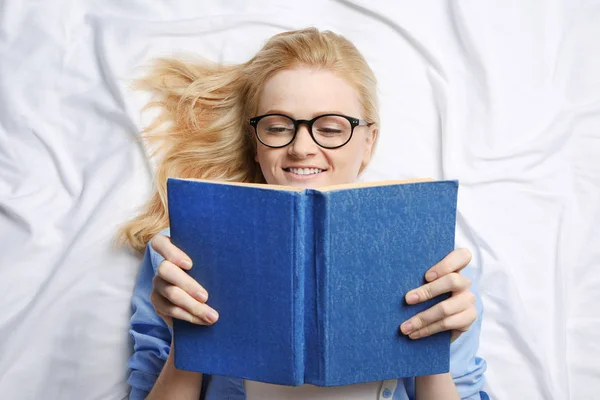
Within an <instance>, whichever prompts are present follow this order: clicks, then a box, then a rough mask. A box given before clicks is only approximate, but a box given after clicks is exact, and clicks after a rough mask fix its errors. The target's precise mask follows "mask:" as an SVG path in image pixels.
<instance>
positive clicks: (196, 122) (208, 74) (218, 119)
mask: <svg viewBox="0 0 600 400" xmlns="http://www.w3.org/2000/svg"><path fill="white" fill-rule="evenodd" d="M141 83H142V85H141V86H142V87H143V88H145V89H149V90H151V91H153V92H154V93H155V94H157V95H158V96H159V101H158V102H155V103H152V105H158V106H160V107H161V109H162V115H161V116H160V117H159V118H158V119H157V120H156V121H155V123H154V124H153V125H151V126H150V128H149V131H151V132H156V131H160V133H154V134H152V135H149V138H150V139H151V140H154V144H155V145H156V146H155V148H156V149H157V153H158V154H157V156H159V160H160V161H159V163H158V166H157V174H156V178H157V181H156V190H155V193H154V195H153V198H152V199H151V200H150V202H149V203H148V204H147V206H146V208H145V209H144V211H143V213H142V214H141V215H140V216H138V217H137V218H136V219H135V220H133V221H132V222H131V223H129V224H128V225H127V226H126V227H125V229H124V234H125V236H126V237H127V239H128V241H129V243H130V244H131V245H132V246H133V247H134V248H136V249H138V250H143V249H144V248H146V253H145V258H144V261H143V264H142V267H141V268H142V269H141V272H140V276H139V278H138V283H137V286H136V289H135V293H134V298H133V310H134V313H133V317H132V320H131V334H132V337H133V339H134V354H133V355H132V357H131V359H130V362H129V366H130V368H131V375H130V378H129V383H130V384H131V385H132V392H131V398H132V399H138V398H144V397H145V396H146V395H148V398H151V399H173V398H176V399H194V400H197V399H199V398H205V399H238V398H242V399H243V398H249V399H251V398H255V399H259V398H260V399H266V398H294V399H295V398H298V399H303V398H320V399H326V398H331V399H334V398H340V399H341V398H343V399H377V398H393V399H408V398H415V396H416V398H418V399H419V400H423V399H435V400H444V399H459V398H469V399H480V398H487V396H486V395H485V393H483V392H482V391H481V388H482V386H483V371H484V370H485V362H484V361H483V360H481V359H479V358H477V357H476V356H475V351H476V349H477V345H478V333H479V332H478V331H479V322H478V323H476V324H474V325H473V328H471V330H469V328H470V327H471V325H472V324H473V322H474V321H475V320H476V315H477V310H476V307H475V295H474V294H473V293H472V292H471V291H470V283H471V282H470V280H469V279H468V278H466V277H465V276H463V275H461V274H460V272H461V270H462V269H463V268H464V267H466V265H467V264H468V263H469V262H470V258H471V257H470V253H469V252H468V251H467V250H465V249H457V250H455V251H453V252H452V253H450V254H449V255H448V256H447V257H446V258H445V259H444V260H442V261H441V262H440V263H438V264H437V265H435V266H433V267H432V268H431V269H430V270H429V271H428V272H427V274H426V276H425V278H426V280H427V281H428V283H427V284H425V285H424V286H422V287H420V288H416V289H415V290H413V291H411V292H409V293H408V294H407V295H406V301H407V302H408V303H409V304H415V303H418V302H422V301H424V300H426V299H429V298H431V297H434V296H437V295H439V294H441V293H448V292H449V293H452V296H451V297H450V298H449V299H447V300H445V301H443V302H442V303H440V304H438V305H436V306H434V307H432V308H430V309H429V310H426V311H424V312H422V313H420V314H418V315H417V316H415V317H413V318H411V319H410V320H408V321H398V323H399V325H400V327H399V329H400V331H401V332H402V333H403V334H405V335H408V336H410V337H411V338H412V339H415V340H418V339H419V338H421V337H425V336H428V335H431V334H433V333H436V332H439V331H442V330H451V331H452V341H453V345H452V355H451V366H452V374H450V373H448V374H440V375H432V376H423V377H416V378H414V379H402V380H394V381H385V382H373V383H365V384H359V385H351V386H347V387H333V388H318V387H314V386H311V385H303V386H300V387H283V386H278V385H270V384H265V383H258V382H250V381H243V380H241V379H233V378H225V377H220V376H210V377H209V376H204V377H203V376H202V374H199V373H193V372H187V371H181V370H177V369H176V368H175V367H174V364H173V352H172V351H171V349H172V336H171V331H170V329H169V327H170V326H171V324H172V318H180V319H184V320H188V321H190V322H192V323H196V324H201V325H210V324H214V323H218V319H219V314H218V310H214V309H212V308H211V307H210V305H209V304H210V301H209V294H208V293H207V292H206V290H204V288H202V286H201V285H200V284H199V283H198V282H196V281H194V280H193V279H192V278H190V277H189V276H188V275H187V274H186V273H185V270H189V269H190V268H193V267H192V260H190V259H189V257H188V256H187V255H186V254H184V253H183V252H182V251H181V250H179V249H178V248H176V247H175V246H174V245H173V244H171V242H170V241H169V239H168V230H165V228H167V225H168V216H167V209H166V179H167V177H169V176H175V177H182V178H208V179H219V180H225V181H238V182H257V183H267V184H278V185H289V186H297V187H303V188H315V187H320V186H324V185H331V184H341V183H350V182H352V181H354V180H356V178H357V176H358V175H359V174H360V173H361V172H362V171H363V169H364V168H365V167H366V165H367V164H368V163H369V160H370V158H371V155H372V153H373V149H374V147H375V143H376V141H377V136H378V133H379V132H378V127H379V115H378V109H377V99H376V80H375V77H374V75H373V72H372V71H371V69H370V68H369V66H368V65H367V63H366V62H365V60H364V58H363V57H362V56H361V54H360V53H359V52H358V50H357V49H356V48H355V47H354V45H353V44H352V43H350V42H349V41H348V40H346V39H344V38H343V37H341V36H339V35H336V34H334V33H331V32H319V31H318V30H316V29H306V30H301V31H292V32H286V33H282V34H279V35H276V36H274V37H272V38H271V39H270V40H269V41H268V42H267V44H266V45H265V46H264V47H263V48H262V49H261V50H260V51H259V52H258V53H257V55H256V56H255V57H253V58H252V59H251V60H250V61H248V62H246V63H243V64H240V65H236V66H230V67H224V66H219V65H211V64H208V63H202V64H192V63H186V62H183V61H177V60H162V61H161V62H159V63H158V64H157V65H156V68H155V69H154V71H153V72H152V74H151V75H149V76H148V77H147V78H145V79H143V80H142V81H141ZM163 123H167V125H166V127H165V128H164V129H162V130H161V129H160V128H161V127H162V126H163V125H162V124H163ZM159 232H161V234H158V233H159ZM157 234H158V235H157ZM151 239H152V240H151ZM149 242H151V245H148V243H149ZM467 330H469V331H468V332H467ZM465 332H467V333H465ZM463 333H465V334H464V336H463V337H462V338H461V339H460V340H458V341H456V340H457V339H458V338H459V336H461V335H462V334H463Z"/></svg>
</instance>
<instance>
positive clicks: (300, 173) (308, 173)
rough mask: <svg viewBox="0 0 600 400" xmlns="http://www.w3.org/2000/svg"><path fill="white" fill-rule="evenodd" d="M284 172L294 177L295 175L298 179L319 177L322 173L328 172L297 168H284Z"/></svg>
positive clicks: (317, 169) (318, 169)
mask: <svg viewBox="0 0 600 400" xmlns="http://www.w3.org/2000/svg"><path fill="white" fill-rule="evenodd" d="M284 171H286V172H288V173H291V174H293V175H295V176H296V177H313V176H316V175H319V174H320V173H322V172H324V171H327V170H326V169H320V168H313V167H310V168H295V167H290V168H284Z"/></svg>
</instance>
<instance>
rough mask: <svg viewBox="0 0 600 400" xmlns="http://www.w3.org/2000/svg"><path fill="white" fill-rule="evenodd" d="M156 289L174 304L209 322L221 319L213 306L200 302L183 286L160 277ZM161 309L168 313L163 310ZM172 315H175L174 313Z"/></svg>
mask: <svg viewBox="0 0 600 400" xmlns="http://www.w3.org/2000/svg"><path fill="white" fill-rule="evenodd" d="M154 290H155V291H156V292H158V293H159V294H160V295H162V296H163V297H164V298H165V299H166V300H168V301H169V302H170V303H172V304H173V305H174V306H176V307H179V308H182V309H183V310H184V311H186V312H188V313H190V314H192V315H194V316H196V317H198V318H201V319H203V320H205V321H206V322H207V323H209V324H214V323H215V322H216V321H217V320H218V319H219V314H218V313H217V312H216V311H215V310H214V309H213V308H211V307H209V306H208V305H206V304H204V303H201V302H199V301H198V300H196V299H194V298H193V297H192V296H190V295H189V294H188V293H186V292H185V291H183V290H182V289H181V288H179V287H177V286H173V285H171V284H170V283H168V282H166V281H164V280H162V279H161V278H160V277H158V279H156V280H155V283H154ZM161 311H162V312H165V313H168V312H166V311H163V310H161ZM172 316H173V317H174V315H172Z"/></svg>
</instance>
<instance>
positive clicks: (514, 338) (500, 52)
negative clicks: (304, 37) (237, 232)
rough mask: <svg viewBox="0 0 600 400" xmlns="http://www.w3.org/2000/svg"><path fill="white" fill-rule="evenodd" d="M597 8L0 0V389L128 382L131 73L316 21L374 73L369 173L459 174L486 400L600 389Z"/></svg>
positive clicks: (22, 394) (105, 388) (139, 156)
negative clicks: (161, 60) (117, 241)
mask: <svg viewBox="0 0 600 400" xmlns="http://www.w3.org/2000/svg"><path fill="white" fill-rule="evenodd" d="M599 20H600V8H599V7H598V4H597V2H595V1H589V0H587V1H579V2H574V1H570V0H549V1H543V2H527V3H526V4H524V2H522V1H517V0H509V1H502V2H499V1H497V2H491V1H485V2H466V1H443V2H439V3H438V2H436V4H435V6H432V3H431V2H392V1H387V2H370V1H366V0H359V1H317V0H307V1H303V2H271V1H266V0H256V1H252V2H245V1H241V0H233V1H227V2H217V1H215V2H209V1H200V2H199V1H195V0H194V1H191V0H181V1H177V2H167V1H164V0H156V1H139V0H138V1H136V0H134V1H127V2H123V1H117V0H102V1H99V0H88V1H79V2H76V1H72V0H53V1H37V2H32V1H22V0H4V1H3V2H2V3H1V6H0V248H1V251H0V293H2V298H1V300H2V301H0V342H1V343H2V348H1V351H0V398H7V399H12V398H19V399H24V400H30V399H40V398H44V399H50V400H51V399H102V400H104V399H122V398H124V397H125V396H127V395H128V391H129V385H128V384H127V378H128V374H129V370H128V367H127V360H128V359H129V357H130V355H131V351H132V345H131V342H130V341H131V339H130V336H129V335H128V332H127V331H128V328H129V322H130V316H131V310H130V304H131V295H132V292H133V288H134V285H135V279H136V275H137V268H138V266H139V264H140V259H139V257H138V256H137V255H135V254H133V253H132V252H130V251H128V250H126V249H117V248H115V247H114V246H113V242H112V240H113V237H114V234H115V231H116V228H117V226H118V225H119V224H120V223H122V222H123V221H125V220H127V219H128V218H131V217H132V216H133V215H135V213H136V212H137V211H138V209H139V208H138V207H139V206H140V205H141V204H142V203H143V202H144V201H145V200H146V199H147V198H148V197H149V195H150V190H151V179H152V178H151V171H152V165H151V164H150V163H148V162H147V161H146V157H145V156H146V151H145V149H144V148H143V147H142V146H141V145H140V143H139V142H137V141H136V139H135V137H136V135H137V132H138V131H139V129H140V128H141V127H143V126H145V125H146V124H147V123H148V122H149V120H150V117H151V116H152V115H153V114H152V112H149V113H144V114H142V113H141V112H140V110H141V108H142V107H143V105H145V104H146V102H147V101H148V96H147V94H145V93H139V92H133V91H132V90H130V89H129V83H130V82H131V79H132V77H135V76H139V75H140V74H141V73H143V71H144V69H143V66H144V65H147V64H148V62H149V61H150V60H151V59H152V58H154V57H156V56H163V55H171V54H180V53H182V52H190V53H194V54H197V55H200V56H202V57H205V58H209V59H211V60H215V61H222V62H227V63H229V62H243V61H247V60H248V59H249V58H250V57H251V56H252V55H253V54H254V53H255V52H256V51H257V50H258V49H259V48H260V46H261V45H262V44H263V43H264V41H265V40H266V39H267V38H268V37H269V36H271V35H273V34H275V33H278V32H280V31H282V30H287V29H292V28H301V27H305V26H309V25H313V26H317V27H320V28H327V29H332V30H334V31H337V32H339V33H342V34H344V35H345V36H347V37H348V38H349V39H350V40H352V41H353V42H354V43H355V44H356V46H357V47H358V48H359V50H361V52H362V53H363V54H364V56H365V58H366V59H367V61H368V62H369V64H370V65H371V66H372V68H373V70H374V72H375V74H376V76H377V78H378V81H379V95H380V103H381V127H380V135H379V142H378V144H377V148H376V153H375V156H374V158H373V161H372V164H371V165H370V167H369V168H368V170H367V171H366V174H365V175H364V176H363V179H364V180H382V179H396V178H411V177H422V176H431V177H433V178H435V179H458V180H460V183H461V191H460V195H459V202H458V233H457V246H459V247H468V248H469V249H471V251H472V252H473V255H474V260H473V262H472V266H473V275H474V276H475V277H476V278H477V280H478V282H479V288H480V294H481V298H482V302H483V304H484V305H485V316H484V322H483V324H482V327H481V337H480V341H481V342H480V350H479V354H480V355H481V356H482V357H483V358H484V359H485V360H486V361H487V365H488V369H487V372H486V382H487V383H486V385H487V389H488V390H487V391H488V393H489V394H490V397H491V398H493V399H494V400H496V399H500V400H512V399H528V400H548V399H550V400H565V399H569V400H581V399H594V398H596V397H597V394H598V392H599V391H600V369H599V368H598V359H600V345H598V340H597V338H598V337H600V313H599V311H598V307H597V304H599V303H600V291H599V290H598V287H600V268H598V267H599V265H598V260H599V259H600V258H599V255H600V254H599V249H600V223H599V218H600V217H599V216H600V201H599V200H600V163H599V162H598V155H599V154H600V140H599V139H600V136H599V135H600V112H599V109H600V85H599V82H600V52H599V51H598V38H599V37H600V24H598V21H599Z"/></svg>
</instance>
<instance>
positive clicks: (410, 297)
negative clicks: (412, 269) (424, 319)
mask: <svg viewBox="0 0 600 400" xmlns="http://www.w3.org/2000/svg"><path fill="white" fill-rule="evenodd" d="M417 301H419V295H418V294H416V293H411V294H409V295H408V296H406V302H407V303H416V302H417Z"/></svg>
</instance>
